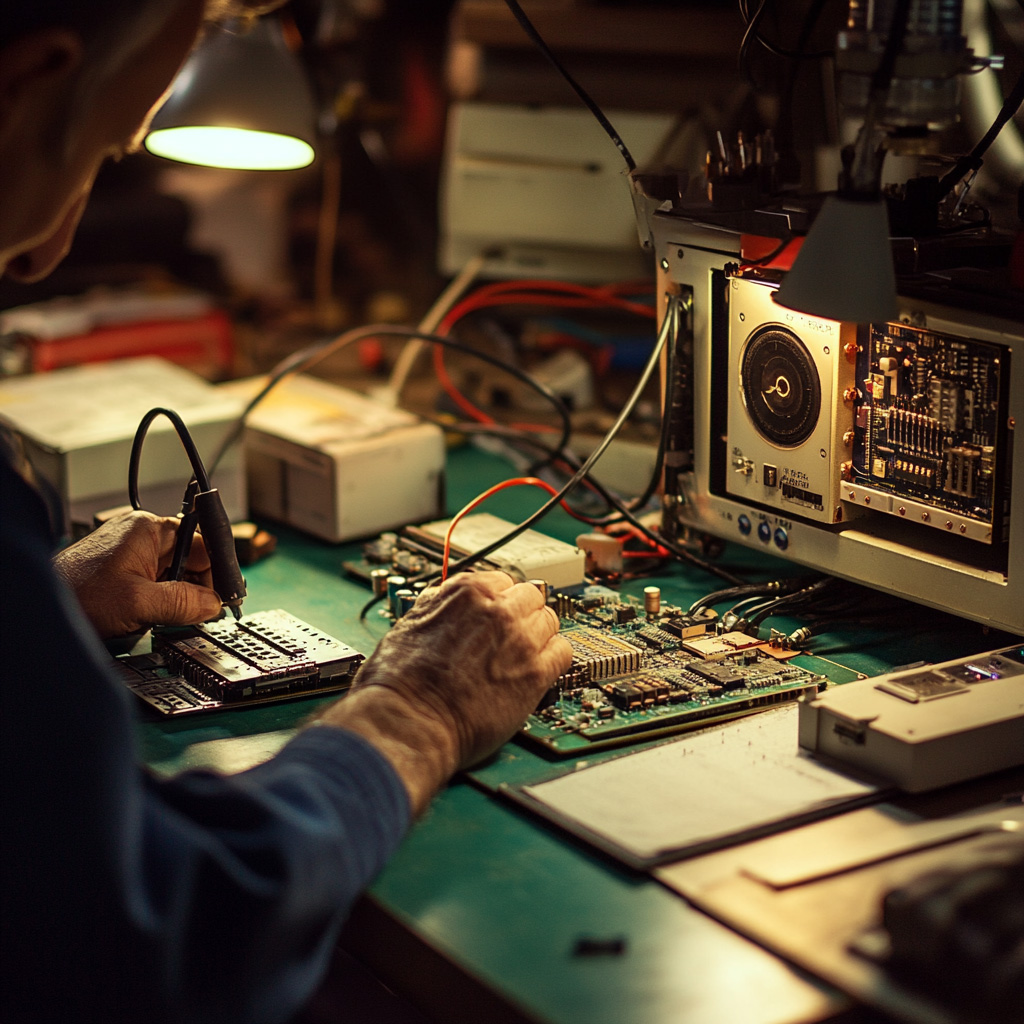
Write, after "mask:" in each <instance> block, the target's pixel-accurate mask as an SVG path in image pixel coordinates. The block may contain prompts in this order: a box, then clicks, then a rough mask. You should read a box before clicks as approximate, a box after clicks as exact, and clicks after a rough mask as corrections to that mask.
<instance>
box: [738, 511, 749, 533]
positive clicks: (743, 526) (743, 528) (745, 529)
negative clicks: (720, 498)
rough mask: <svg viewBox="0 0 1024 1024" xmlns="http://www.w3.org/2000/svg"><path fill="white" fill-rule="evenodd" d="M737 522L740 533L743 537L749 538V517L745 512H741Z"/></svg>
mask: <svg viewBox="0 0 1024 1024" xmlns="http://www.w3.org/2000/svg"><path fill="white" fill-rule="evenodd" d="M737 522H738V523H739V527H740V533H742V534H743V536H744V537H749V536H750V516H748V515H747V514H746V513H745V512H742V513H740V517H739V519H738V520H737Z"/></svg>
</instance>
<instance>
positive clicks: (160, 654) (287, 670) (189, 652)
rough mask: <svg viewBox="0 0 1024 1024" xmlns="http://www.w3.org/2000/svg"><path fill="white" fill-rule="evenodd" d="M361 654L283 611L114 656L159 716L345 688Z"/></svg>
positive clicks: (194, 630) (192, 629)
mask: <svg viewBox="0 0 1024 1024" xmlns="http://www.w3.org/2000/svg"><path fill="white" fill-rule="evenodd" d="M363 660H364V659H363V655H362V654H360V653H359V652H358V651H355V650H353V649H352V648H351V647H349V646H348V645H347V644H344V643H342V642H341V641H340V640H336V639H335V638H334V637H332V636H330V635H329V634H327V633H324V632H322V631H321V630H318V629H315V628H314V627H313V626H310V625H308V624H307V623H305V622H303V621H302V620H301V619H297V618H296V617H295V616H294V615H289V614H288V612H284V611H281V610H279V609H278V610H275V611H266V612H257V613H255V614H253V615H246V616H244V617H243V618H242V619H240V620H239V621H237V622H236V621H235V620H234V619H221V620H219V621H217V622H210V623H206V624H205V625H200V626H189V627H186V628H174V629H166V630H164V631H161V632H159V633H154V635H153V649H152V652H151V653H149V654H134V655H127V656H124V657H121V658H117V659H116V661H115V664H116V666H117V670H118V672H119V673H120V675H121V678H122V679H123V680H124V682H125V683H126V685H127V686H128V689H130V690H131V691H132V692H133V693H134V694H135V695H136V696H137V697H139V698H140V699H141V700H143V701H144V702H145V703H146V704H147V705H149V706H150V707H151V708H154V709H155V710H157V711H159V712H160V713H161V714H164V715H181V714H188V713H191V712H196V711H212V710H216V709H218V708H225V707H242V706H246V705H250V704H253V703H266V702H268V701H276V700H287V699H290V698H292V697H300V696H303V697H305V696H319V695H323V694H327V693H334V692H337V691H339V690H344V689H347V688H348V687H349V686H350V685H351V683H352V678H353V676H354V674H355V671H356V669H357V668H358V667H359V666H360V665H361V664H362V662H363Z"/></svg>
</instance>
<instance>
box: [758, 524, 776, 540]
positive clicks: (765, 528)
mask: <svg viewBox="0 0 1024 1024" xmlns="http://www.w3.org/2000/svg"><path fill="white" fill-rule="evenodd" d="M757 539H758V540H759V541H760V542H761V543H762V544H767V543H768V542H769V541H770V540H771V539H772V528H771V527H770V526H769V525H768V524H767V523H766V522H765V521H764V520H763V519H762V520H761V522H759V523H758V524H757Z"/></svg>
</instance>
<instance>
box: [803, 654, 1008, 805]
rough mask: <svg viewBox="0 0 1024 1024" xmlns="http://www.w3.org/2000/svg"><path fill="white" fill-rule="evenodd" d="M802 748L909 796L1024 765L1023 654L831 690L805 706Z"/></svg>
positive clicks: (943, 666)
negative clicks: (896, 788)
mask: <svg viewBox="0 0 1024 1024" xmlns="http://www.w3.org/2000/svg"><path fill="white" fill-rule="evenodd" d="M800 746H802V747H804V748H805V749H807V750H810V751H811V752H812V753H814V754H815V755H816V756H818V757H821V758H823V759H825V760H830V761H835V762H838V763H839V764H840V765H843V766H847V767H851V768H855V769H860V770H862V771H866V772H869V773H871V774H872V775H875V776H878V777H880V778H882V779H885V780H887V781H888V782H890V783H892V784H894V785H897V786H899V787H900V788H902V789H905V790H907V791H908V792H919V791H921V790H926V789H935V788H937V787H939V786H947V785H951V784H952V783H954V782H960V781H962V780H964V779H970V778H974V777H975V776H978V775H983V774H985V773H987V772H993V771H998V770H999V769H1002V768H1009V767H1011V766H1013V765H1019V764H1024V646H1022V645H1020V644H1017V645H1016V646H1013V647H1006V648H1003V649H1001V650H996V651H989V652H987V653H985V654H978V655H974V656H972V657H968V658H958V659H955V660H953V661H946V662H942V663H941V664H938V665H930V666H926V667H923V668H913V669H908V670H905V671H901V672H893V673H889V674H888V675H883V676H877V677H875V678H872V679H865V680H862V681H860V682H855V683H851V684H849V685H847V686H842V687H838V688H837V689H835V690H829V691H828V692H827V693H824V694H821V695H820V696H819V697H817V698H816V699H814V700H811V701H809V702H807V703H804V704H801V706H800Z"/></svg>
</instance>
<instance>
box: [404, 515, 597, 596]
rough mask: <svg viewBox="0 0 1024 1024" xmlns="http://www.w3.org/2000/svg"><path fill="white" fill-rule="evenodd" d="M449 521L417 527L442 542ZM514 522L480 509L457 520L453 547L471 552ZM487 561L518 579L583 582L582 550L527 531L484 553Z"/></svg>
mask: <svg viewBox="0 0 1024 1024" xmlns="http://www.w3.org/2000/svg"><path fill="white" fill-rule="evenodd" d="M448 522H449V521H448V520H447V519H443V520H441V521H439V522H436V523H424V524H423V525H422V526H421V527H420V528H419V529H420V530H421V531H422V533H423V534H425V535H426V536H428V537H432V538H433V539H434V540H435V541H440V542H441V543H443V542H444V535H445V533H446V531H447V530H448ZM515 525H516V524H515V523H510V522H508V521H507V520H505V519H499V518H498V517H497V516H492V515H491V514H490V513H489V512H480V513H477V514H475V515H471V516H466V517H465V518H464V519H460V520H459V521H458V523H457V524H456V525H455V529H454V530H453V531H452V550H453V551H455V550H457V551H458V553H459V554H471V553H472V552H474V551H478V550H479V549H480V548H483V547H484V546H486V545H487V544H491V543H493V542H494V541H496V540H497V539H498V538H499V537H503V536H504V535H505V534H506V533H508V532H509V531H511V530H513V529H515ZM487 557H488V561H489V562H491V563H492V564H493V565H496V566H497V567H498V568H499V569H504V570H505V571H506V572H507V573H508V574H509V575H510V576H512V577H513V578H515V579H518V580H530V579H541V580H545V581H546V582H547V583H548V585H549V586H552V587H574V586H577V585H578V584H580V583H582V582H583V566H584V561H585V556H584V554H583V552H582V551H581V550H580V549H579V548H577V547H575V546H573V545H572V544H566V543H565V541H562V540H555V538H553V537H547V536H545V535H544V534H543V533H538V532H537V531H536V530H526V531H524V532H523V533H521V534H520V535H519V536H518V537H516V538H515V539H514V540H511V541H509V542H508V543H507V544H503V545H502V546H501V547H500V548H498V549H497V550H496V551H492V552H491V553H490V555H488V556H487Z"/></svg>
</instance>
